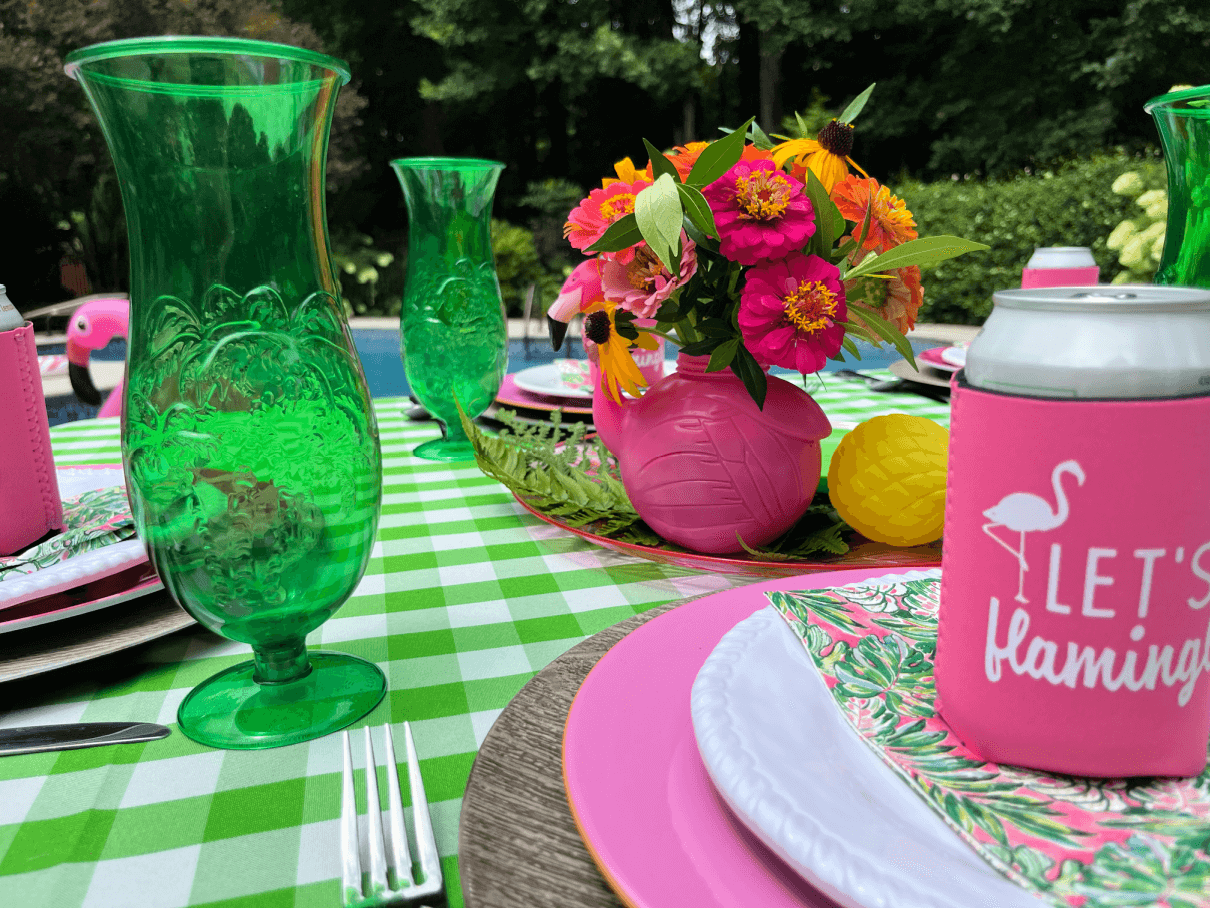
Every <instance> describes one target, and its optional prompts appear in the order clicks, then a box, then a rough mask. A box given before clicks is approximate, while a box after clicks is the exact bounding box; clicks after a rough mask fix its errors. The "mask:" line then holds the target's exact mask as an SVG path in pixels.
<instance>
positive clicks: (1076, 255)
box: [1025, 246, 1097, 268]
mask: <svg viewBox="0 0 1210 908" xmlns="http://www.w3.org/2000/svg"><path fill="white" fill-rule="evenodd" d="M1096 266H1097V262H1096V259H1094V258H1093V257H1092V250H1091V249H1089V248H1088V247H1087V246H1039V247H1038V248H1036V249H1035V250H1034V254H1033V255H1032V256H1030V258H1029V262H1028V264H1026V266H1025V267H1026V268H1095V267H1096Z"/></svg>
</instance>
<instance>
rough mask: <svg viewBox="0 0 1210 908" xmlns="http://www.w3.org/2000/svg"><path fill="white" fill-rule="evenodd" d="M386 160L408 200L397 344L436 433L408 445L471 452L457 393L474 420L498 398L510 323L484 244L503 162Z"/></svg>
mask: <svg viewBox="0 0 1210 908" xmlns="http://www.w3.org/2000/svg"><path fill="white" fill-rule="evenodd" d="M391 167H392V168H393V169H394V170H395V175H396V176H397V177H398V178H399V185H400V187H401V188H402V189H403V196H404V200H405V201H406V203H407V208H408V263H407V278H406V281H405V284H404V292H403V306H402V309H401V311H400V316H399V334H400V340H401V350H400V352H401V354H402V357H403V366H404V371H405V372H406V373H407V379H408V385H409V386H410V387H411V389H412V393H413V394H415V395H416V399H417V400H419V401H420V403H421V404H423V405H424V407H425V409H427V410H428V411H429V413H431V414H432V415H433V417H434V418H435V419H437V420H438V422H440V423H441V431H442V438H440V439H437V440H434V441H429V442H425V443H424V444H422V445H420V446H419V447H417V448H416V450H415V451H414V452H413V453H415V454H416V456H418V457H424V458H427V459H430V460H442V461H452V460H470V459H472V458H473V456H474V454H473V451H472V449H471V445H470V442H469V441H468V440H467V437H466V434H465V433H464V432H463V431H462V426H461V424H460V421H459V418H458V409H457V406H456V405H455V401H457V402H458V403H459V404H461V406H462V409H463V411H464V412H465V413H466V414H467V416H469V417H470V418H471V419H474V418H475V417H476V416H478V415H479V414H480V413H482V412H483V411H484V410H486V409H487V408H488V407H489V406H490V405H491V403H492V401H494V400H495V399H496V394H497V393H498V392H499V390H500V383H501V381H503V379H504V373H505V371H506V370H507V368H508V322H507V320H506V319H505V313H504V303H503V300H502V299H501V296H500V283H499V281H498V280H497V279H496V268H495V261H494V259H493V257H492V245H491V214H492V199H493V197H494V195H495V191H496V183H497V181H498V180H499V178H500V172H501V171H502V170H503V169H504V165H503V164H500V163H498V162H496V161H481V160H476V159H473V158H400V159H398V160H395V161H392V162H391Z"/></svg>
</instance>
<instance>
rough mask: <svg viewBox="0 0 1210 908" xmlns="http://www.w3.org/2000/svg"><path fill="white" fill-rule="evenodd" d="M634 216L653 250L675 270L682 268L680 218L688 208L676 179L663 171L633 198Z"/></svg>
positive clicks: (674, 272) (673, 271)
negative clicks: (682, 198)
mask: <svg viewBox="0 0 1210 908" xmlns="http://www.w3.org/2000/svg"><path fill="white" fill-rule="evenodd" d="M634 217H635V222H636V223H637V224H638V226H639V232H640V233H641V234H642V236H643V239H644V240H646V241H647V245H648V246H649V247H651V251H652V252H654V253H655V255H656V257H657V258H658V259H659V260H660V262H662V263H663V265H664V267H666V268H667V269H668V270H669V271H670V272H672V274H677V273H679V272H680V258H681V221H682V220H683V219H684V217H685V211H684V209H683V208H681V196H680V193H678V192H677V191H676V182H675V181H674V180H673V179H672V177H670V176H668V174H666V173H665V174H662V175H661V176H660V177H658V178H657V179H656V181H655V183H653V184H652V185H651V186H648V187H647V188H646V189H644V190H643V191H642V192H640V193H639V194H638V196H637V197H636V198H635V200H634Z"/></svg>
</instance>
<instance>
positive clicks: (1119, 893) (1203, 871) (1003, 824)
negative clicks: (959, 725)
mask: <svg viewBox="0 0 1210 908" xmlns="http://www.w3.org/2000/svg"><path fill="white" fill-rule="evenodd" d="M939 586H940V581H939V580H937V579H934V578H929V579H913V580H899V581H887V582H881V583H876V584H870V585H867V586H862V587H849V588H839V589H822V590H820V589H817V590H810V591H802V592H770V593H768V594H767V596H768V598H769V601H770V603H771V604H772V605H773V606H774V608H776V609H777V611H778V613H779V614H780V615H781V616H782V618H783V619H785V621H786V622H787V623H788V624H789V625H790V627H791V628H792V629H793V630H794V632H795V634H796V635H797V636H798V637H799V639H800V640H801V641H802V642H803V645H804V647H805V649H806V650H807V652H808V653H809V654H810V656H811V659H812V661H813V662H814V664H815V666H816V668H817V669H818V670H819V672H820V674H821V675H822V677H823V679H824V682H825V683H826V684H827V686H828V689H829V690H830V691H831V693H832V696H833V697H834V698H835V700H836V703H837V706H838V707H839V708H840V710H841V713H842V714H843V715H844V716H845V718H846V720H847V721H848V722H849V724H850V725H852V727H853V728H854V729H855V730H856V731H857V732H858V734H860V735H861V736H862V738H863V739H864V740H865V741H866V742H867V743H868V744H869V745H870V746H871V747H872V748H873V749H874V751H875V752H876V753H877V754H878V755H879V756H880V757H881V758H882V759H883V761H884V762H886V763H887V764H888V765H889V766H890V767H891V768H892V769H893V770H894V771H895V772H896V774H897V775H899V776H900V777H901V778H902V779H904V780H905V781H906V782H907V784H908V785H910V786H911V787H912V789H913V790H915V791H916V793H917V794H918V795H920V797H922V798H923V799H924V800H925V802H926V803H928V804H929V806H930V807H932V808H933V809H934V810H935V811H937V813H938V814H940V815H941V816H942V817H943V818H944V819H945V821H946V822H947V823H948V824H949V825H950V826H951V827H952V828H953V829H954V830H956V831H957V832H958V833H959V834H960V835H961V836H962V837H963V838H964V839H965V840H966V841H967V842H968V843H969V844H970V845H971V846H972V847H974V848H975V850H976V851H978V852H979V853H980V854H981V855H982V856H983V857H984V859H986V860H987V861H988V862H989V863H990V864H991V865H992V866H993V867H995V868H996V869H997V870H999V871H1000V872H1001V873H1003V874H1005V875H1006V876H1007V877H1009V878H1010V879H1012V880H1014V881H1015V882H1017V883H1019V884H1020V885H1022V886H1024V887H1025V888H1026V889H1029V890H1031V891H1032V892H1034V893H1036V894H1038V895H1039V896H1041V897H1042V898H1043V899H1044V900H1045V901H1047V902H1049V903H1050V904H1053V905H1057V906H1063V908H1075V906H1093V905H1096V906H1111V908H1133V906H1139V908H1141V906H1153V905H1154V906H1161V908H1210V770H1208V771H1207V772H1204V773H1203V774H1202V775H1201V776H1198V777H1197V778H1193V779H1080V778H1071V777H1067V776H1056V775H1053V774H1047V773H1042V772H1036V771H1034V770H1029V769H1023V768H1021V767H1015V766H1003V767H1002V766H998V765H996V764H994V763H985V762H983V761H981V760H979V759H977V758H975V757H973V756H972V755H971V754H970V752H969V751H968V750H967V749H966V748H965V747H964V746H963V744H962V742H961V741H959V740H958V738H957V736H956V735H954V733H953V732H952V731H951V730H950V728H949V726H948V725H946V724H945V721H944V720H943V719H942V718H941V717H940V716H939V715H938V714H937V713H936V709H935V699H936V687H935V684H934V677H933V660H934V656H935V653H936V640H937V608H938V594H939Z"/></svg>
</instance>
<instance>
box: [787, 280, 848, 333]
mask: <svg viewBox="0 0 1210 908" xmlns="http://www.w3.org/2000/svg"><path fill="white" fill-rule="evenodd" d="M784 302H785V306H786V318H788V319H789V320H790V322H791V324H793V325H794V327H795V328H797V329H798V330H799V331H801V332H803V333H804V334H814V333H815V332H816V331H822V330H823V329H824V328H826V327H828V325H830V324H832V321H833V320H834V319H835V317H836V294H835V293H833V292H832V291H831V290H829V289H828V288H827V287H826V286H824V282H823V281H803V282H801V283H800V284H799V285H798V287H797V288H796V289H795V290H794V291H792V292H791V293H790V294H789V295H788V296H786V297H785V299H784Z"/></svg>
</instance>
